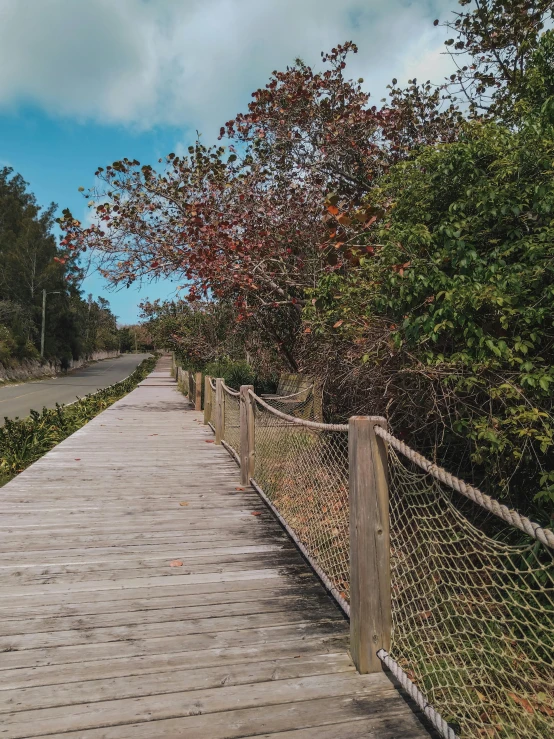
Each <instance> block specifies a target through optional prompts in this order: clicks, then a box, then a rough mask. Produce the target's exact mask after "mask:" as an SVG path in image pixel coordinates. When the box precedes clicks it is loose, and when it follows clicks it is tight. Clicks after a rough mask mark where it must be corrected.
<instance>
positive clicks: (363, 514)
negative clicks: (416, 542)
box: [348, 416, 392, 673]
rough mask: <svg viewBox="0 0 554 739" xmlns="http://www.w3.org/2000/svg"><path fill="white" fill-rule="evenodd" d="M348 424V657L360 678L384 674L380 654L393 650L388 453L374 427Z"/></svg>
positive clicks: (366, 421)
mask: <svg viewBox="0 0 554 739" xmlns="http://www.w3.org/2000/svg"><path fill="white" fill-rule="evenodd" d="M376 425H377V426H382V427H383V428H386V427H387V422H386V420H385V419H384V418H379V417H370V416H353V417H352V418H350V420H349V422H348V460H349V480H350V652H351V655H352V659H353V661H354V665H355V666H356V669H357V670H358V672H360V673H366V672H380V671H381V669H382V666H381V660H380V659H379V658H378V657H377V652H378V651H379V649H386V650H387V651H388V650H389V649H390V634H391V622H392V617H391V589H390V588H391V584H390V534H389V493H388V479H387V478H388V475H387V450H386V444H385V442H384V441H383V440H382V439H381V438H380V437H378V436H376V435H375V431H374V426H376Z"/></svg>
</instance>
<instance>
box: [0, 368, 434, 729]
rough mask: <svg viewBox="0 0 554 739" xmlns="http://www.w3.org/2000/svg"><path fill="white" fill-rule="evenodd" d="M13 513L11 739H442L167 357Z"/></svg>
mask: <svg viewBox="0 0 554 739" xmlns="http://www.w3.org/2000/svg"><path fill="white" fill-rule="evenodd" d="M1 505H2V517H1V526H0V531H1V536H0V550H1V560H0V562H1V564H0V616H1V618H0V632H1V633H0V714H1V716H0V727H1V728H0V737H6V738H9V739H20V738H23V737H38V736H61V735H63V737H65V738H66V739H71V738H73V737H79V738H80V739H100V737H102V738H103V739H124V738H127V737H128V738H129V739H131V738H132V739H142V738H144V739H153V738H154V737H179V738H183V737H186V738H187V739H223V738H225V739H232V738H234V737H246V736H248V737H262V736H264V737H269V736H272V737H275V739H277V737H281V736H282V737H283V739H312V738H313V739H356V738H357V737H370V736H371V737H377V738H382V739H392V738H393V737H396V738H397V739H406V738H408V737H409V738H410V739H417V738H420V737H428V736H429V734H428V733H427V731H426V729H425V728H424V727H423V726H422V724H421V723H420V721H419V718H418V716H417V714H415V713H413V712H412V711H411V708H410V707H409V706H408V704H407V703H406V702H405V700H404V698H403V697H402V695H401V693H400V692H399V691H397V690H396V688H395V686H394V685H393V684H392V682H391V681H390V680H389V678H388V677H387V676H386V675H385V674H384V673H379V674H376V675H366V676H360V675H358V674H357V673H356V671H355V670H354V668H353V666H352V663H351V661H350V659H349V656H348V652H347V648H348V625H347V623H346V622H345V621H344V619H343V617H342V615H341V613H340V612H339V611H338V609H337V607H336V606H335V605H334V604H333V602H331V600H330V599H329V598H328V596H327V595H326V593H325V591H324V590H323V588H322V587H321V585H320V584H319V582H318V580H317V579H316V577H315V576H314V575H313V573H312V571H311V570H310V568H309V567H308V566H307V565H306V563H305V562H304V560H303V559H302V557H301V556H300V554H299V553H298V552H297V550H296V549H295V547H294V546H293V544H292V543H291V542H290V540H289V539H288V537H287V536H286V534H285V533H284V532H283V531H282V529H281V528H280V526H279V525H278V523H277V522H276V520H275V519H274V518H273V516H272V515H271V513H270V512H269V511H268V510H266V509H265V507H264V505H263V503H262V502H261V501H260V499H259V498H258V496H257V495H256V494H255V493H254V492H253V491H252V490H249V489H242V488H241V487H240V484H239V474H238V470H237V467H236V465H235V463H234V462H233V461H232V460H231V459H230V457H229V456H228V455H227V453H226V452H225V451H224V450H223V449H222V448H221V447H216V446H215V445H214V444H213V436H212V434H211V432H210V431H209V429H207V428H206V427H205V426H203V425H202V422H201V415H200V414H199V413H195V412H194V411H192V410H190V406H189V405H188V404H187V401H186V400H185V399H184V398H182V396H180V394H178V391H177V389H176V387H175V384H174V383H173V382H172V381H171V380H170V379H169V378H168V363H167V361H165V360H164V361H162V362H161V364H160V365H159V367H158V370H157V371H156V372H155V373H153V374H152V375H151V376H150V377H149V378H148V379H147V380H146V381H145V382H144V383H143V384H142V385H141V386H139V387H138V388H137V389H136V390H134V391H133V392H132V393H130V395H128V396H127V397H126V398H123V399H122V400H120V401H118V402H117V403H115V404H114V405H113V406H112V407H111V408H109V409H108V410H106V411H105V412H104V413H102V414H101V415H99V416H97V417H96V418H95V419H93V420H92V421H91V422H90V423H89V424H88V425H87V426H85V427H84V428H82V429H81V430H80V431H78V432H77V433H76V434H74V435H73V436H72V437H70V438H69V439H67V440H66V441H64V442H62V443H61V444H60V445H59V446H58V447H56V448H55V449H54V450H52V451H51V452H50V453H49V454H47V455H46V456H45V457H43V458H42V459H41V460H40V461H39V462H37V463H36V464H34V465H33V466H31V467H30V468H28V469H27V470H26V471H25V472H23V473H22V474H21V475H19V477H17V478H16V479H15V480H13V481H12V482H10V483H8V485H6V486H5V487H4V488H3V489H2V491H1ZM172 565H173V566H172Z"/></svg>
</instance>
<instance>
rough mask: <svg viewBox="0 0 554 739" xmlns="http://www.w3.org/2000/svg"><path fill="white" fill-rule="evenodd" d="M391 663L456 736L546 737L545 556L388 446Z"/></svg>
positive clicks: (549, 713)
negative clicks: (404, 675)
mask: <svg viewBox="0 0 554 739" xmlns="http://www.w3.org/2000/svg"><path fill="white" fill-rule="evenodd" d="M389 501H390V535H391V588H392V617H393V631H392V646H391V650H390V655H391V657H392V658H393V659H394V660H395V661H396V662H397V663H398V664H399V666H400V667H401V668H402V669H403V670H404V672H405V673H406V674H407V676H408V677H409V679H410V680H411V681H412V682H413V683H415V685H416V686H417V687H418V688H419V689H420V690H421V692H422V693H423V694H424V696H425V697H426V699H427V700H428V701H429V703H431V704H432V705H433V706H434V707H435V708H436V710H437V711H438V712H439V713H440V714H441V715H442V717H443V718H444V719H446V720H447V721H448V722H449V723H450V724H451V725H452V726H453V727H454V729H455V730H456V732H457V733H458V734H459V736H460V737H462V738H463V737H493V738H494V739H516V738H517V739H519V738H523V737H524V738H525V739H527V738H528V739H532V738H533V739H537V738H538V737H544V738H546V737H552V736H554V682H553V669H552V668H553V655H554V559H553V557H554V552H553V550H551V549H550V548H549V547H548V546H545V545H543V544H542V543H541V542H540V541H537V540H535V539H533V538H531V537H528V536H526V535H525V534H524V533H522V532H521V531H519V530H518V529H515V528H514V527H513V526H510V525H509V524H507V523H506V522H504V521H501V520H500V519H498V518H497V517H496V516H493V515H492V514H490V513H488V512H485V511H484V510H483V509H482V508H480V507H478V506H476V505H475V504H474V503H472V502H470V501H468V500H466V499H465V498H463V497H462V496H461V495H460V494H459V493H457V492H455V491H454V490H452V488H450V487H449V486H447V485H445V484H444V483H443V482H441V481H440V480H438V479H436V477H435V476H433V475H432V474H429V473H427V472H422V471H421V470H420V469H419V468H418V467H416V465H414V464H413V463H412V462H411V461H409V460H408V459H407V458H405V457H404V456H403V455H400V454H399V453H397V452H396V451H395V450H394V449H393V448H392V447H391V446H389Z"/></svg>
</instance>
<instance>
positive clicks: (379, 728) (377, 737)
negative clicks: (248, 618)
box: [63, 696, 429, 739]
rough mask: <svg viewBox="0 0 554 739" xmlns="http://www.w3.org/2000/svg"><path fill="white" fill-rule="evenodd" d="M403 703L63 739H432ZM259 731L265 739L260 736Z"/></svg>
mask: <svg viewBox="0 0 554 739" xmlns="http://www.w3.org/2000/svg"><path fill="white" fill-rule="evenodd" d="M400 701H401V699H394V700H393V699H392V698H391V697H389V696H386V697H376V698H366V697H364V698H361V697H360V696H355V697H350V696H339V697H328V698H324V699H316V700H310V701H304V702H296V703H291V704H286V703H281V704H278V705H276V706H263V708H246V709H239V710H235V711H232V712H224V713H208V714H205V715H197V716H188V717H179V718H172V719H165V720H159V721H156V722H150V721H146V722H143V723H135V722H133V723H130V724H120V725H116V726H112V727H103V728H101V729H89V730H85V731H78V732H73V731H70V732H67V733H65V734H63V739H154V737H156V738H160V737H163V739H183V738H184V737H186V739H240V738H241V737H251V738H253V737H254V736H255V737H257V738H258V739H261V737H263V739H273V737H274V736H275V735H276V734H277V735H279V732H281V733H282V734H283V739H288V734H289V733H292V732H294V731H302V730H305V728H303V727H307V728H310V727H314V728H316V729H317V730H320V731H322V736H324V737H325V739H327V738H329V739H350V735H349V734H348V733H345V734H341V733H340V732H341V731H345V732H347V731H349V730H350V727H351V725H352V724H353V723H356V724H357V723H358V722H359V723H360V724H362V725H364V729H365V732H366V733H362V736H363V737H364V739H421V738H422V737H426V736H429V735H428V734H427V733H426V732H425V730H424V729H423V728H422V726H421V724H420V723H419V721H418V719H417V718H416V717H415V716H414V715H412V714H411V713H410V712H409V711H407V710H406V705H405V704H402V703H401V702H400ZM260 730H261V731H263V732H264V733H263V734H260V733H259V732H260ZM324 731H326V732H327V734H324V733H323V732H324ZM153 732H155V733H153ZM284 732H286V733H284ZM333 732H334V733H333ZM354 736H356V735H354ZM356 739H357V737H356Z"/></svg>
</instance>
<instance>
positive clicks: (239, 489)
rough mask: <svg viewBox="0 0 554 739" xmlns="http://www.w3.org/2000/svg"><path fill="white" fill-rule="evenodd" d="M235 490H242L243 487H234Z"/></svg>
mask: <svg viewBox="0 0 554 739" xmlns="http://www.w3.org/2000/svg"><path fill="white" fill-rule="evenodd" d="M235 490H244V488H235Z"/></svg>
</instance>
